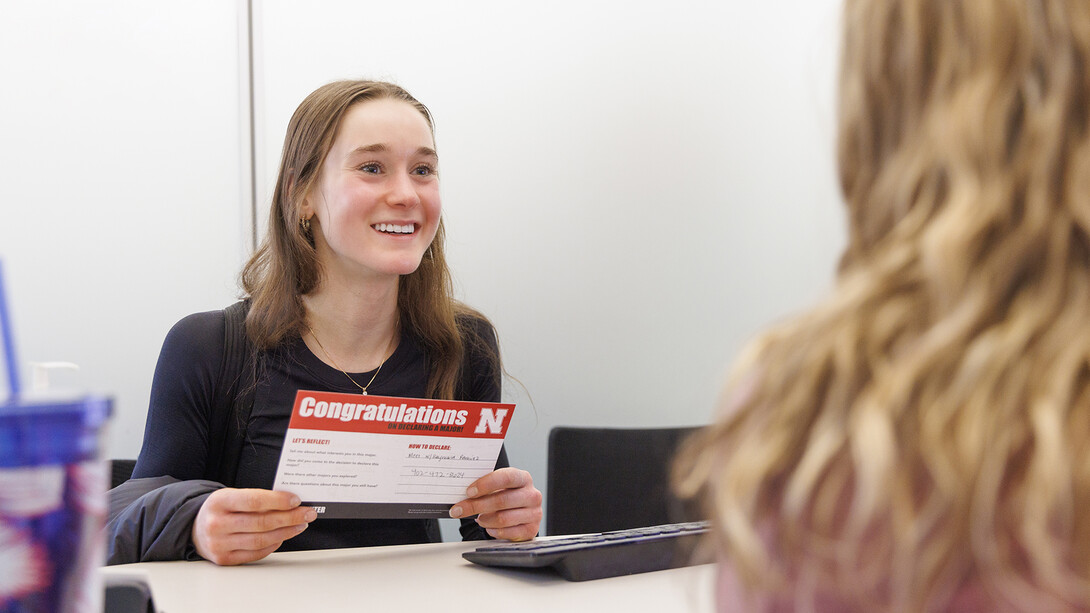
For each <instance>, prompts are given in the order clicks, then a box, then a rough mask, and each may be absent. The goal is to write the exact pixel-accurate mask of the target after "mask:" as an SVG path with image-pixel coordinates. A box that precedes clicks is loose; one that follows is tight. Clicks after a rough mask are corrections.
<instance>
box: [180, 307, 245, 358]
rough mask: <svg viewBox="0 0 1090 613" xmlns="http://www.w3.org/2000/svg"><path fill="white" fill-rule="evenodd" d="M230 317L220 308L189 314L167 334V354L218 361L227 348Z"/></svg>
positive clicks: (226, 311) (226, 310)
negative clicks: (226, 341)
mask: <svg viewBox="0 0 1090 613" xmlns="http://www.w3.org/2000/svg"><path fill="white" fill-rule="evenodd" d="M236 304H243V303H236ZM231 308H237V307H231ZM227 314H228V309H216V310H214V311H201V312H198V313H191V314H189V315H186V316H185V317H183V318H181V319H180V320H178V322H177V323H175V324H174V325H173V326H172V327H171V329H170V331H169V332H168V333H167V336H166V340H164V341H163V349H164V351H167V352H169V353H171V354H172V355H174V356H176V357H177V358H178V359H180V360H200V361H208V360H213V361H217V362H218V361H219V360H220V358H221V356H222V354H223V348H224V345H225V335H226V327H227V320H228V316H227Z"/></svg>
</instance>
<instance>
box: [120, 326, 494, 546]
mask: <svg viewBox="0 0 1090 613" xmlns="http://www.w3.org/2000/svg"><path fill="white" fill-rule="evenodd" d="M224 321H225V319H224V313H223V311H210V312H205V313H196V314H194V315H190V316H188V317H186V318H184V319H182V320H181V321H180V322H178V323H177V324H176V325H175V326H174V327H173V328H172V329H171V331H170V333H169V334H168V335H167V338H166V340H165V341H164V343H163V348H162V351H161V353H160V355H159V362H158V364H157V365H156V369H155V378H154V380H153V383H152V391H151V403H150V408H149V410H148V418H147V424H146V426H145V430H144V442H143V446H142V448H141V450H140V456H139V459H138V461H137V464H136V468H135V470H134V471H133V478H134V479H137V478H143V477H172V478H173V479H176V480H178V482H177V483H174V482H172V483H170V484H169V485H165V486H163V487H167V488H173V490H176V492H175V494H176V495H174V494H171V493H169V492H167V493H164V492H162V491H158V492H150V493H149V494H152V493H153V494H154V495H147V496H140V497H139V498H136V499H135V500H129V499H128V498H126V499H125V500H124V501H123V502H124V504H125V509H124V510H123V511H121V510H120V509H115V508H114V507H115V506H120V504H115V502H118V501H114V500H111V521H110V526H109V528H110V530H111V531H112V532H113V534H111V537H112V538H115V539H122V540H124V539H135V542H136V543H141V542H143V543H149V542H153V541H158V542H161V543H169V545H167V546H165V547H164V550H162V551H159V552H157V553H155V554H154V557H153V558H152V559H181V558H183V557H192V555H193V552H192V547H189V546H188V545H189V543H188V531H189V530H190V528H191V526H192V521H193V519H194V518H195V517H196V511H197V510H199V508H200V503H201V502H203V498H204V497H206V496H207V494H208V493H210V492H211V491H212V490H210V489H206V488H207V487H208V486H209V484H210V486H211V487H212V488H213V489H214V487H215V485H216V484H211V483H210V482H207V481H199V480H200V479H202V477H203V476H204V474H205V464H206V461H207V459H208V457H209V450H208V448H209V444H208V441H209V440H210V438H211V437H210V433H209V427H210V424H209V420H208V419H207V415H209V414H210V405H211V403H212V402H213V398H214V397H215V396H216V393H215V392H216V390H215V386H216V383H217V378H218V375H219V373H220V368H221V361H222V359H223V347H224V328H225V323H224ZM472 325H474V326H476V329H477V331H478V333H479V334H480V337H481V338H482V339H484V340H485V341H486V342H487V343H488V344H489V345H490V346H491V349H492V351H493V355H495V334H494V332H493V330H492V327H491V325H489V324H488V323H487V322H486V321H483V320H474V321H473V322H472ZM465 360H466V362H465V366H464V368H463V371H462V377H461V379H460V384H459V385H458V386H457V388H458V389H457V392H456V398H455V399H457V400H474V401H484V402H489V401H491V402H498V401H499V400H500V377H499V373H498V367H497V365H496V360H494V359H492V357H491V356H489V355H487V353H486V351H484V350H482V349H481V348H479V347H475V345H474V343H471V342H467V343H466V356H465ZM373 373H374V371H371V372H367V373H349V374H350V375H351V377H352V378H353V379H355V380H356V381H360V382H362V381H369V380H370V379H371V375H372V374H373ZM428 374H429V361H428V357H427V355H426V353H425V352H424V350H423V348H422V346H421V343H420V342H419V341H418V340H417V339H416V338H414V336H413V335H412V334H410V333H403V334H402V335H401V338H400V341H399V343H398V346H397V349H396V350H395V351H394V353H393V355H391V356H390V357H389V359H387V360H386V362H385V363H384V364H383V365H382V367H381V370H380V371H379V373H378V376H377V377H376V378H375V380H374V382H373V383H371V384H370V386H369V387H368V392H369V393H371V394H375V395H381V396H400V397H412V398H423V397H426V394H427V380H428ZM300 389H310V390H322V391H332V392H342V393H359V388H358V387H356V386H355V385H354V384H353V383H352V382H351V381H349V379H348V377H347V376H345V374H344V373H343V372H341V371H339V370H336V369H334V368H332V367H330V366H328V365H326V364H325V363H324V362H322V361H321V360H320V359H318V357H317V356H315V355H314V354H313V353H311V351H310V349H309V348H308V347H307V346H306V344H305V343H304V342H303V339H302V338H300V337H294V338H291V339H289V340H287V341H285V342H284V343H282V344H281V345H280V346H278V347H277V348H276V349H274V350H272V351H268V352H262V353H260V354H259V359H258V367H257V387H256V389H255V392H254V404H253V409H252V411H251V414H250V419H249V421H248V423H247V426H246V440H245V443H244V445H243V449H242V453H241V455H240V457H239V465H238V473H237V475H236V479H235V481H234V482H233V483H224V484H223V485H226V486H230V487H256V488H265V489H271V488H272V485H273V481H274V479H275V476H276V468H277V464H278V462H279V458H280V451H281V448H282V447H283V443H284V434H285V432H286V431H287V427H288V422H289V420H290V418H291V411H292V406H293V404H294V401H295V395H296V392H297V391H298V390H300ZM507 464H508V462H507V456H506V453H505V452H504V451H502V450H501V452H500V458H499V462H498V463H497V468H499V467H502V466H507ZM156 483H158V482H156ZM197 484H206V485H205V486H204V487H194V486H196V485H197ZM122 487H124V486H122ZM194 499H196V500H194ZM164 509H165V510H164ZM115 511H119V512H120V515H121V516H120V517H117V516H115ZM156 514H158V515H159V516H160V517H159V518H158V519H157V520H153V519H154V517H155V516H156ZM166 515H170V517H163V516H166ZM134 531H136V532H143V533H144V534H142V535H141V534H126V533H131V532H134ZM162 531H174V532H178V534H168V535H166V537H164V535H163V534H159V533H156V532H162ZM183 531H184V534H182V532H183ZM461 531H462V536H463V538H465V539H467V540H470V539H483V538H488V536H487V533H486V532H485V531H484V530H483V529H482V528H480V526H478V525H477V524H476V522H474V521H472V520H470V519H466V520H463V521H462V528H461ZM148 532H152V533H151V534H148ZM438 539H439V531H438V524H437V521H436V520H434V519H322V520H318V521H315V522H312V523H311V525H310V526H309V527H308V528H307V529H306V530H304V531H303V532H302V533H301V534H299V535H298V536H296V537H294V538H292V539H290V540H288V541H285V542H284V544H283V545H282V546H281V548H280V550H281V551H291V550H302V549H330V548H337V547H364V546H373V545H397V544H406V543H424V542H433V541H436V540H438ZM181 543H184V544H185V545H186V548H185V550H176V549H177V545H178V544H181ZM137 548H138V549H140V548H141V547H139V546H138V547H137ZM111 549H112V550H113V549H114V548H113V547H112V548H111ZM117 549H118V550H119V551H120V550H122V549H124V547H117ZM144 549H146V547H144ZM125 557H126V556H119V558H118V559H111V562H112V563H120V562H126V561H137V560H133V559H125ZM140 557H141V558H145V556H144V555H141V556H140Z"/></svg>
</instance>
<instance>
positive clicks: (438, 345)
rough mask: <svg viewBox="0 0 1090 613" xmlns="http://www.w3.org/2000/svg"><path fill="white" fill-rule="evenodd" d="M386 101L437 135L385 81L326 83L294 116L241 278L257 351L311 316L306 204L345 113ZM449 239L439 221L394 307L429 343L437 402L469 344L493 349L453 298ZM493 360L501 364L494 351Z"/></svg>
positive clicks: (313, 271)
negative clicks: (306, 301) (263, 221)
mask: <svg viewBox="0 0 1090 613" xmlns="http://www.w3.org/2000/svg"><path fill="white" fill-rule="evenodd" d="M387 98H389V99H395V100H402V101H404V102H407V103H409V104H411V105H412V106H413V107H414V108H416V110H418V111H419V112H420V114H421V115H423V116H424V119H425V120H426V121H427V122H428V126H429V128H431V130H432V133H433V136H434V132H435V126H434V123H433V121H432V116H431V112H430V111H429V110H428V108H427V107H426V106H424V105H423V104H421V103H420V101H418V100H417V99H416V98H414V97H413V96H412V95H410V94H409V92H407V91H405V90H404V89H403V88H401V87H400V86H397V85H394V84H392V83H386V82H382V81H362V80H361V81H335V82H333V83H328V84H326V85H323V86H322V87H319V88H318V89H316V90H315V91H314V92H312V93H311V94H310V95H309V96H307V97H306V99H304V100H303V102H302V103H300V104H299V107H298V108H297V109H296V110H295V113H294V114H293V115H292V117H291V121H290V122H289V123H288V129H287V134H286V136H285V137H284V149H283V152H282V154H281V159H280V170H279V172H278V174H277V178H276V189H275V191H274V192H273V197H272V207H271V211H270V213H269V229H268V234H267V235H266V237H265V239H264V241H263V242H262V244H261V246H260V247H259V248H258V250H257V251H256V252H255V253H254V255H253V256H252V257H251V258H250V260H249V262H247V264H246V266H245V267H244V268H243V270H242V275H241V282H242V287H243V289H244V290H245V291H246V293H247V294H248V295H249V297H250V301H251V306H250V312H249V314H248V315H247V317H246V332H247V336H248V337H249V338H250V341H251V342H252V343H253V344H254V345H255V347H256V348H258V349H262V350H267V349H271V348H273V347H275V346H276V345H277V344H279V343H280V342H282V341H283V340H284V339H285V338H287V337H289V336H292V335H301V334H302V333H303V332H304V331H305V329H306V309H305V307H304V306H303V301H302V299H301V297H302V296H303V295H305V294H307V293H309V292H311V291H313V290H314V289H315V288H316V287H317V286H318V283H319V282H320V280H321V275H322V270H321V266H320V264H319V262H318V256H317V253H316V252H315V249H314V243H313V239H312V238H311V237H310V235H309V233H308V232H307V231H304V229H303V228H302V227H301V225H300V223H299V220H300V217H301V213H300V211H301V205H302V201H303V198H304V196H305V195H306V194H307V193H308V192H309V191H310V189H311V187H312V186H313V185H314V184H315V183H316V182H317V181H318V179H319V173H320V171H321V167H322V162H323V161H324V160H325V156H326V155H327V154H328V153H329V150H330V149H331V148H332V146H333V141H334V139H335V138H336V134H337V128H338V127H339V125H340V122H341V118H342V117H343V116H344V114H345V112H347V111H348V109H349V108H351V107H352V106H353V105H356V104H360V103H362V102H366V101H368V100H377V99H387ZM445 236H446V233H445V230H444V227H443V222H442V220H440V221H439V228H438V230H437V231H436V234H435V239H434V240H433V241H432V243H431V246H430V247H428V250H427V252H426V253H425V254H424V257H423V258H422V260H421V262H420V266H419V267H418V268H417V269H416V271H414V272H413V273H411V274H408V275H402V276H401V278H400V280H399V286H398V300H397V308H398V313H399V315H400V318H401V323H402V326H405V327H406V328H407V329H408V330H409V331H411V332H412V333H413V334H414V335H415V336H416V338H418V339H419V340H420V341H421V342H422V343H423V344H424V350H425V352H426V353H427V355H428V359H429V362H430V371H431V374H430V375H429V381H428V393H429V395H431V396H432V397H435V398H453V397H454V393H455V387H456V384H457V381H458V376H459V372H460V369H461V366H462V361H463V354H464V343H465V342H471V343H475V344H481V345H482V346H484V347H487V346H488V343H487V342H486V341H484V340H482V339H480V338H479V337H478V336H477V335H476V331H477V330H478V329H479V326H476V325H473V324H472V323H471V321H472V319H481V320H483V319H484V316H483V315H481V314H480V313H478V312H476V311H474V310H473V309H470V308H469V307H467V306H465V305H464V304H461V303H460V302H458V301H456V300H454V298H453V286H452V283H451V278H450V271H449V269H448V268H447V262H446V257H445V256H444V253H443V246H444V239H445ZM488 355H489V356H490V357H491V358H493V359H495V360H496V361H497V362H498V360H499V357H498V355H495V354H494V352H489V353H488Z"/></svg>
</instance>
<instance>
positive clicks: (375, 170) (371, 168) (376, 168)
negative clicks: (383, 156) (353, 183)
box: [360, 164, 382, 175]
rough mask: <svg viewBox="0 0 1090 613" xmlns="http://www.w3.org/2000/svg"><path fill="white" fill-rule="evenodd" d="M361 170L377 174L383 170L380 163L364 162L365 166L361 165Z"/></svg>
mask: <svg viewBox="0 0 1090 613" xmlns="http://www.w3.org/2000/svg"><path fill="white" fill-rule="evenodd" d="M360 171H361V172H366V173H369V174H373V175H377V174H378V173H379V172H381V171H382V167H380V166H379V165H378V164H364V165H363V166H360Z"/></svg>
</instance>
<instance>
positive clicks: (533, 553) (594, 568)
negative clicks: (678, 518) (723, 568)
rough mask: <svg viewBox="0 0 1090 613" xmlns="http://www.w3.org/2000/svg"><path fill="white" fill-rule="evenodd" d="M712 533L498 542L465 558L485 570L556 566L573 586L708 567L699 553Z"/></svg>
mask: <svg viewBox="0 0 1090 613" xmlns="http://www.w3.org/2000/svg"><path fill="white" fill-rule="evenodd" d="M708 529H709V524H708V522H706V521H699V522H685V523H679V524H664V525H661V526H650V527H647V528H629V529H626V530H614V531H612V532H600V533H597V534H585V535H580V536H566V537H560V538H552V539H550V538H545V539H540V540H533V541H525V542H522V543H511V542H503V543H494V544H489V545H482V546H480V547H477V548H476V549H474V550H473V551H467V552H465V553H463V554H462V557H463V558H465V559H467V560H469V561H470V562H474V563H476V564H483V565H484V566H503V567H509V568H543V567H551V568H553V569H554V570H556V572H557V573H559V574H560V576H561V577H563V578H565V579H567V580H568V581H587V580H589V579H602V578H604V577H616V576H618V575H633V574H636V573H646V572H649V571H653V570H663V569H666V568H678V567H680V566H691V565H693V564H701V563H704V562H705V561H706V560H705V561H700V560H698V559H696V558H695V557H694V551H695V549H696V545H697V543H698V542H699V541H700V539H701V537H703V536H704V535H706V534H707V532H708Z"/></svg>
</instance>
